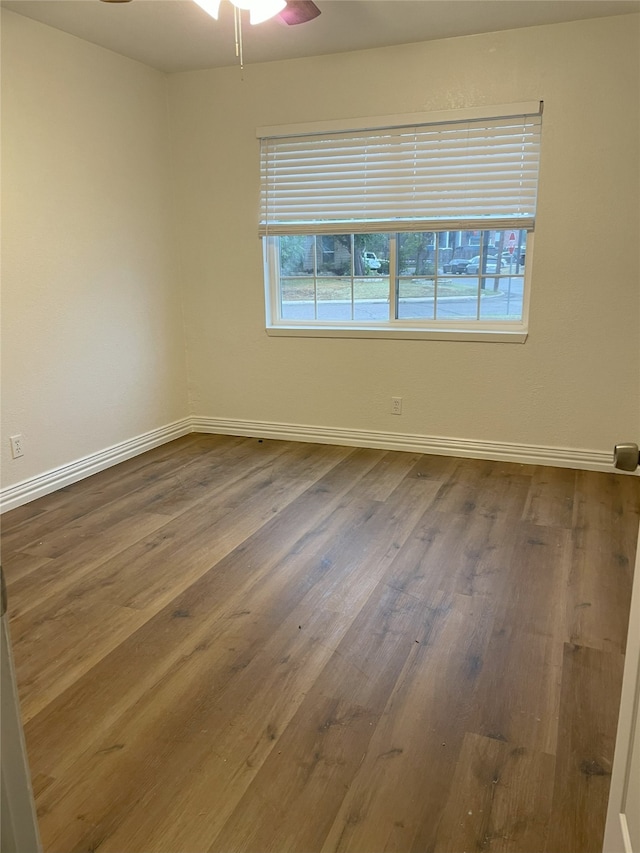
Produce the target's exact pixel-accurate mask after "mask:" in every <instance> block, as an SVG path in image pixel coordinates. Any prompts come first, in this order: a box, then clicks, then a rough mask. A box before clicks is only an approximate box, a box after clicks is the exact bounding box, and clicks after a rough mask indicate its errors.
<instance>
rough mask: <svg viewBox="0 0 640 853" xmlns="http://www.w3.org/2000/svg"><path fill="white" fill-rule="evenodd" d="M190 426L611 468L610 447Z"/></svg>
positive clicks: (268, 425)
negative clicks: (600, 449) (599, 448)
mask: <svg viewBox="0 0 640 853" xmlns="http://www.w3.org/2000/svg"><path fill="white" fill-rule="evenodd" d="M191 426H192V429H193V431H194V432H207V433H218V434H222V435H246V436H255V437H257V438H275V439H285V440H288V441H309V442H312V443H315V444H342V445H347V446H354V447H376V448H381V449H383V450H405V451H409V452H411V453H431V454H435V455H438V456H463V457H469V458H472V459H491V460H495V461H500V462H517V463H521V464H525V465H552V466H554V467H556V468H577V469H582V470H587V471H607V472H609V473H611V472H615V469H614V467H613V452H611V453H604V452H602V451H598V450H578V449H575V448H570V447H544V446H539V445H527V444H510V443H506V442H497V441H472V440H469V439H460V438H446V437H442V436H429V435H411V434H407V433H393V432H377V431H372V430H357V429H340V428H337V427H318V426H309V425H303V424H282V423H273V422H268V421H243V420H230V419H225V418H209V417H194V418H192V419H191Z"/></svg>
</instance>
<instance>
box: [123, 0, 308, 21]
mask: <svg viewBox="0 0 640 853" xmlns="http://www.w3.org/2000/svg"><path fill="white" fill-rule="evenodd" d="M116 2H118V0H116ZM319 14H320V9H318V7H317V6H316V4H315V3H314V2H313V0H287V7H286V9H283V10H282V12H280V15H279V17H280V18H282V20H283V21H284V22H285V23H287V24H290V25H291V24H306V23H307V21H312V20H313V19H314V18H317V17H318V15H319Z"/></svg>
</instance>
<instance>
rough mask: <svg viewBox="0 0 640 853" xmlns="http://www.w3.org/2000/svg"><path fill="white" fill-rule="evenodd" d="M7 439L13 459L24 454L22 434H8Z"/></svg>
mask: <svg viewBox="0 0 640 853" xmlns="http://www.w3.org/2000/svg"><path fill="white" fill-rule="evenodd" d="M9 441H10V442H11V456H12V457H13V459H17V458H18V457H19V456H24V446H23V444H22V436H21V435H12V436H10V438H9Z"/></svg>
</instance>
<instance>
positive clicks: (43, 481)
mask: <svg viewBox="0 0 640 853" xmlns="http://www.w3.org/2000/svg"><path fill="white" fill-rule="evenodd" d="M190 432H203V433H216V434H220V435H246V436H255V437H256V438H274V439H282V440H287V441H308V442H312V443H314V444H342V445H347V446H350V447H377V448H381V449H383V450H405V451H409V452H410V453H432V454H436V455H438V456H462V457H469V458H472V459H492V460H496V461H503V462H519V463H523V464H525V465H553V466H555V467H557V468H580V469H584V470H587V471H608V472H614V471H615V469H614V467H613V450H612V452H611V453H604V452H602V451H598V450H576V449H574V448H570V447H543V446H539V445H528V444H509V443H506V442H497V441H472V440H469V439H461V438H445V437H442V436H429V435H411V434H406V433H393V432H378V431H373V430H358V429H340V428H339V427H319V426H310V425H305V424H281V423H275V422H270V421H244V420H236V419H226V418H209V417H193V418H183V419H182V420H180V421H176V422H175V423H173V424H169V425H168V426H164V427H160V428H159V429H155V430H151V431H150V432H148V433H145V434H144V435H139V436H137V437H136V438H132V439H129V440H128V441H123V442H121V443H120V444H116V445H114V446H113V447H108V448H107V449H106V450H101V451H99V452H98V453H93V454H91V455H89V456H85V457H84V458H82V459H78V460H76V461H75V462H70V463H69V464H68V465H62V466H60V467H59V468H55V469H54V470H52V471H47V472H46V473H44V474H38V475H37V476H35V477H31V478H29V479H28V480H24V481H23V482H21V483H16V484H15V485H13V486H8V487H7V488H6V489H2V490H1V491H0V507H1V509H0V512H7V511H8V510H10V509H15V508H16V507H18V506H21V505H22V504H25V503H28V502H29V501H33V500H35V499H36V498H39V497H42V496H43V495H47V494H49V493H50V492H54V491H56V490H57V489H61V488H62V487H63V486H68V485H70V484H71V483H75V482H77V481H78V480H82V479H84V478H85V477H90V476H91V475H92V474H96V473H97V472H98V471H102V470H103V469H105V468H109V467H110V466H111V465H117V464H118V463H119V462H124V460H125V459H130V458H131V457H132V456H137V455H138V454H140V453H144V452H145V451H146V450H151V449H152V448H154V447H158V446H159V445H161V444H165V443H166V442H168V441H173V439H175V438H180V436H183V435H187V434H188V433H190Z"/></svg>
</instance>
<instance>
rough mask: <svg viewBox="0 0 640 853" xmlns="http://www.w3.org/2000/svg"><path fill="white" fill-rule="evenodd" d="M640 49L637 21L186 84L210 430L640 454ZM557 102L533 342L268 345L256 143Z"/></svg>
mask: <svg viewBox="0 0 640 853" xmlns="http://www.w3.org/2000/svg"><path fill="white" fill-rule="evenodd" d="M638 44H639V41H638V17H637V16H625V17H619V18H609V19H601V20H593V21H588V22H583V23H576V24H566V25H564V24H562V25H556V26H550V27H540V28H532V29H529V30H519V31H510V32H503V33H498V34H490V35H481V36H473V37H466V38H459V39H449V40H446V41H440V42H431V43H423V44H416V45H411V46H405V47H397V48H387V49H381V50H373V51H366V52H360V53H352V54H343V55H337V56H327V57H321V58H312V59H303V60H293V61H287V62H276V63H267V64H262V65H256V66H252V65H251V57H250V56H247V57H245V59H246V61H247V62H248V63H249V64H248V65H247V66H246V67H245V70H244V79H242V75H241V74H240V71H239V69H237V68H226V69H217V70H211V71H206V72H197V73H185V74H179V75H174V76H172V77H171V78H170V79H169V91H170V106H171V116H172V132H173V139H174V152H175V154H176V170H175V177H176V186H177V188H178V195H177V198H178V205H177V209H178V211H179V221H180V239H181V250H182V259H183V268H182V269H183V274H184V281H185V284H186V293H187V299H186V319H187V331H188V349H189V354H190V364H191V371H190V387H191V403H192V409H193V411H194V413H195V414H197V415H203V416H218V417H222V418H241V419H248V420H254V419H255V420H265V421H276V422H281V423H297V424H307V425H314V426H321V427H339V428H343V429H364V430H383V431H384V430H392V431H396V432H407V433H414V434H420V435H431V436H449V437H458V438H462V439H473V440H478V441H498V442H515V443H523V444H532V445H542V446H550V447H570V448H580V449H595V450H600V451H603V450H606V451H609V450H610V449H611V448H612V446H613V444H614V442H615V441H618V440H622V439H624V437H625V436H626V437H627V440H636V439H633V436H638V435H639V434H640V429H639V428H640V413H639V405H640V402H639V396H640V395H639V385H640V350H639V345H638V337H639V336H638V316H639V286H638V279H639V253H638V233H639V220H638V152H639V148H638V107H639V103H640V98H639V90H638V84H639V80H640V74H639V66H638ZM539 98H540V99H544V101H545V111H544V120H543V139H542V173H541V182H540V196H539V217H538V222H539V225H538V228H537V232H536V248H535V265H534V271H533V291H532V300H531V319H530V336H529V339H528V341H527V342H526V344H524V345H514V344H486V343H481V344H478V343H466V342H465V343H454V342H437V341H425V342H421V341H391V340H364V341H363V340H331V339H317V338H316V339H313V338H309V339H300V338H273V337H272V338H269V337H268V336H267V335H266V334H265V331H264V319H263V312H264V309H263V290H262V268H261V250H260V243H259V241H258V240H257V239H256V221H257V203H258V181H259V173H258V145H257V141H256V139H255V128H256V127H258V126H261V125H277V124H287V123H295V122H304V121H316V120H329V119H336V118H344V117H349V116H366V115H385V114H391V113H403V112H412V111H422V110H441V109H450V108H459V107H466V106H470V105H485V104H487V105H488V104H505V103H512V102H516V101H527V100H535V99H539ZM392 395H394V396H402V397H403V398H404V413H403V415H402V416H401V417H400V418H398V417H394V416H393V415H391V414H389V408H390V397H391V396H392ZM630 436H631V438H629V437H630Z"/></svg>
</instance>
